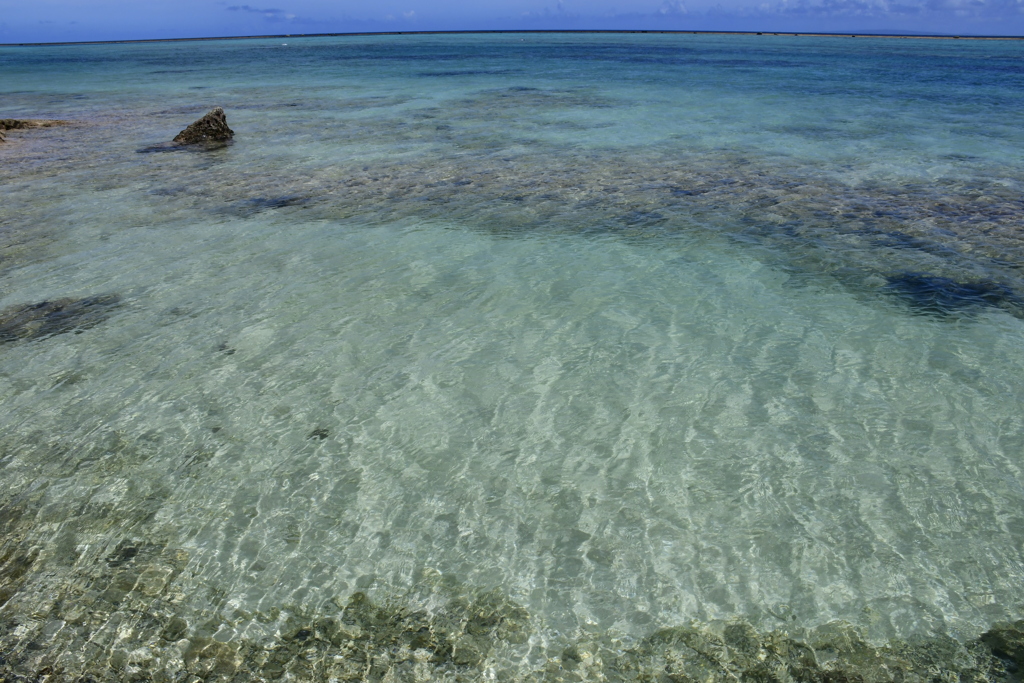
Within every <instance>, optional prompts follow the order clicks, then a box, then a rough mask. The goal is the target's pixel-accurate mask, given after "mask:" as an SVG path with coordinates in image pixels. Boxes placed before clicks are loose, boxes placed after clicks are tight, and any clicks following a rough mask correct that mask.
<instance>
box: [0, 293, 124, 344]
mask: <svg viewBox="0 0 1024 683" xmlns="http://www.w3.org/2000/svg"><path fill="white" fill-rule="evenodd" d="M120 303H121V297H119V296H118V295H116V294H103V295H100V296H90V297H85V298H82V299H70V298H67V299H54V300H53V301H42V302H40V303H37V304H25V305H21V306H12V307H11V308H8V309H5V310H3V311H0V344H2V343H4V342H12V341H17V340H19V339H40V338H42V337H49V336H52V335H55V334H61V333H63V332H72V331H80V330H86V329H89V328H90V327H95V326H96V325H98V324H99V323H101V322H103V321H104V320H106V319H107V317H108V316H109V315H110V313H111V311H112V309H114V308H115V307H116V306H118V305H120Z"/></svg>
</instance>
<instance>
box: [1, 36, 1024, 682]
mask: <svg viewBox="0 0 1024 683" xmlns="http://www.w3.org/2000/svg"><path fill="white" fill-rule="evenodd" d="M281 42H282V41H227V42H223V43H176V44H167V45H163V44H155V45H154V44H143V45H127V46H75V47H59V48H31V49H11V48H5V49H3V50H2V51H0V62H2V63H3V67H4V74H5V76H4V84H3V86H2V87H3V90H4V92H3V99H2V102H3V106H4V110H3V112H0V113H2V115H3V116H10V117H24V118H62V119H70V120H72V121H74V122H75V123H74V124H73V125H71V126H68V127H61V128H49V129H42V130H36V131H29V132H11V133H9V138H8V139H9V142H8V143H7V144H5V145H4V146H3V147H2V148H0V155H2V156H3V158H4V163H3V165H2V167H0V177H2V181H0V182H2V183H3V186H4V188H3V189H4V195H3V196H4V200H3V202H2V203H0V225H2V226H3V227H2V228H0V230H2V231H0V238H2V240H3V241H2V245H0V246H2V252H0V255H2V260H0V269H2V275H0V307H17V306H19V305H24V304H32V303H37V302H42V301H46V300H56V299H61V298H72V299H74V298H80V297H90V296H100V295H116V296H117V297H118V299H117V301H118V304H117V305H113V306H109V309H103V312H102V314H101V315H99V317H98V318H92V319H89V321H88V324H87V325H84V326H83V328H82V329H78V330H77V331H78V332H80V334H71V333H63V334H54V335H52V336H45V337H44V338H37V339H30V338H27V337H26V336H24V335H23V338H19V339H14V340H12V341H9V342H7V343H4V344H3V345H2V346H0V397H2V399H0V400H2V402H3V407H4V411H3V413H4V414H3V418H2V419H3V422H2V424H3V428H2V431H0V449H2V451H0V458H2V459H0V467H2V472H3V475H2V476H3V481H4V484H5V486H4V491H3V494H2V499H0V500H2V503H3V508H2V510H3V518H2V524H3V526H2V527H0V528H2V529H3V533H4V536H3V537H2V539H0V541H2V543H3V544H4V545H3V548H4V551H3V552H4V555H3V557H2V558H0V559H2V561H3V563H4V564H3V567H2V568H0V578H2V581H3V591H4V592H3V593H2V594H0V597H2V598H3V599H4V600H6V604H5V605H4V606H3V607H2V608H0V618H2V619H3V620H4V622H3V634H2V636H0V637H2V638H3V641H2V642H3V648H4V650H5V651H6V652H10V653H12V654H11V655H6V656H5V657H6V659H5V661H6V662H8V664H9V665H10V666H13V667H21V668H20V669H17V668H16V669H15V670H18V671H23V672H27V671H33V672H38V671H41V670H42V669H43V668H45V666H51V667H57V668H58V670H59V671H67V672H70V674H75V675H77V673H80V672H91V673H92V674H93V675H101V676H111V677H115V678H116V677H119V676H120V677H130V676H132V675H135V674H136V673H138V672H139V671H149V672H151V673H152V672H156V673H152V675H154V676H156V677H157V678H160V677H161V676H163V677H165V678H167V679H168V680H171V679H173V678H174V677H175V676H180V675H184V674H182V673H181V672H183V671H191V672H192V673H195V671H193V669H190V667H193V668H194V667H196V666H199V664H197V662H199V663H202V662H203V661H205V660H204V659H203V656H206V655H203V656H200V654H197V652H199V653H202V652H206V653H207V654H209V652H213V651H214V650H216V652H215V653H214V654H216V656H217V657H219V658H220V659H219V660H217V661H228V660H230V661H231V662H232V664H231V665H230V666H228V665H225V664H223V663H222V664H221V666H222V667H224V666H227V667H228V669H230V670H227V669H224V670H220V669H216V666H214V665H210V666H214V670H213V673H212V674H211V675H222V676H229V675H233V674H234V672H235V671H236V669H237V670H241V669H244V668H245V666H248V664H246V665H243V664H240V662H243V661H244V662H249V663H251V662H257V664H252V666H258V667H263V668H261V669H259V670H260V671H261V672H263V673H261V675H264V674H265V673H266V671H271V669H267V667H269V666H270V665H269V664H267V659H266V658H267V657H269V655H266V656H264V655H260V654H258V653H257V654H252V653H253V652H255V651H256V650H253V648H256V649H258V648H264V650H265V651H267V652H269V651H271V650H273V648H274V647H277V646H276V645H275V643H278V642H287V641H288V640H289V638H291V640H292V641H295V640H296V639H297V641H299V642H301V643H305V642H306V641H307V640H308V639H309V638H310V637H312V636H297V635H296V634H297V633H299V634H301V633H302V629H303V628H305V626H303V624H306V623H307V622H308V623H313V622H314V621H315V620H317V619H325V618H335V619H342V620H344V618H345V617H344V616H343V615H344V614H346V613H348V612H351V611H352V610H351V609H350V610H349V611H348V612H346V610H345V609H344V606H345V605H346V604H349V600H350V598H351V596H352V595H354V594H356V593H357V592H359V591H366V592H367V593H368V594H369V595H370V596H371V598H372V599H373V600H374V601H376V602H377V603H378V604H389V605H405V607H401V608H399V607H395V608H394V609H398V610H401V609H423V610H425V612H426V614H429V615H431V617H430V618H432V619H440V618H441V617H444V618H445V619H448V620H449V621H451V622H453V623H455V624H456V625H455V626H451V627H450V628H449V631H450V634H449V635H451V634H452V633H454V634H456V635H451V637H452V638H453V639H454V641H453V642H456V644H455V646H454V652H455V653H456V654H455V655H454V659H451V658H449V660H450V661H449V660H444V661H443V662H441V663H440V664H439V663H437V662H433V664H431V662H432V661H433V660H429V658H427V659H424V657H419V659H417V658H416V657H417V656H418V655H415V653H416V652H425V651H426V650H424V649H423V648H422V647H419V648H418V647H417V646H416V645H415V643H413V644H412V645H410V644H409V643H408V642H405V643H404V645H403V647H405V648H406V650H405V651H407V652H412V653H414V654H410V655H409V658H410V659H409V662H412V661H415V662H416V665H415V666H418V667H419V669H415V671H413V668H415V667H413V664H409V667H412V668H409V667H407V668H409V670H408V671H405V670H404V669H402V668H401V667H400V666H398V665H397V664H395V662H394V661H391V663H390V664H389V665H388V666H390V667H391V668H387V667H385V668H384V669H381V670H380V671H377V670H374V672H373V674H372V675H371V674H369V673H365V672H364V676H363V677H368V678H374V677H377V678H381V677H385V675H391V676H392V677H393V678H394V677H399V678H400V677H401V676H400V674H401V675H404V676H407V677H408V676H412V677H418V678H432V677H433V678H437V677H441V678H443V677H451V676H456V677H464V678H466V677H468V678H472V677H474V676H483V677H488V676H499V677H500V676H505V677H519V678H522V677H527V678H529V677H537V676H539V675H540V673H539V672H546V673H545V675H555V674H553V673H552V668H551V667H552V664H551V663H550V661H549V660H551V661H556V662H557V666H556V667H555V668H556V669H557V670H558V671H562V670H563V669H564V670H565V671H568V672H570V673H571V672H572V671H576V672H577V674H578V675H583V674H579V673H578V672H579V671H581V670H582V671H584V672H590V673H587V674H586V675H587V676H592V677H595V678H600V677H601V676H605V677H608V678H614V676H612V674H611V673H610V671H611V670H606V671H604V672H603V673H600V674H599V673H596V669H595V670H591V669H588V668H587V666H586V664H587V662H592V661H596V660H597V659H600V656H598V655H596V654H595V655H594V656H593V657H591V656H590V655H587V656H584V655H580V654H578V653H577V655H574V656H573V657H568V658H567V657H566V656H565V652H567V651H569V650H567V649H566V648H567V647H568V648H570V649H571V648H577V649H578V650H579V651H580V652H584V651H587V652H589V650H587V648H591V649H594V648H597V649H595V650H594V652H597V651H598V650H600V649H601V648H604V650H602V651H603V652H605V653H606V655H605V656H604V657H605V659H604V661H608V658H609V655H607V653H608V652H612V653H615V652H620V653H621V652H623V651H627V650H629V648H631V647H635V646H636V644H637V643H646V642H649V641H647V640H645V638H648V637H649V636H650V634H652V633H655V632H656V631H657V630H658V629H661V628H665V627H673V626H679V625H687V624H691V623H694V624H696V626H695V627H694V628H697V629H698V630H699V631H700V632H702V633H704V632H707V633H710V632H714V629H715V628H719V627H716V626H715V624H734V623H738V621H737V620H739V621H742V623H745V624H750V625H752V626H753V628H755V629H756V630H757V631H758V632H760V633H768V632H771V631H773V630H777V631H779V632H780V633H782V632H784V633H787V634H790V635H791V636H793V637H794V638H805V639H808V640H807V642H812V641H813V640H814V638H819V640H820V638H821V637H822V636H820V635H813V634H820V633H821V632H822V631H821V629H823V628H825V629H828V628H838V627H836V626H835V623H836V622H840V623H843V624H847V625H850V627H853V628H855V629H857V630H858V632H859V633H860V634H861V635H862V636H863V637H864V638H865V639H866V640H867V642H870V643H872V644H874V645H884V644H886V643H891V642H895V641H896V640H906V639H913V638H922V637H940V636H951V637H952V638H954V639H956V640H960V641H963V642H972V641H973V639H976V638H977V637H978V635H979V634H981V633H982V632H984V631H986V630H987V629H989V628H990V627H991V626H992V625H993V624H994V623H996V622H999V621H1003V620H1013V619H1018V618H1020V617H1022V616H1024V614H1022V612H1024V590H1022V588H1021V586H1022V585H1024V583H1022V581H1021V579H1022V571H1024V565H1022V563H1021V559H1022V547H1021V544H1022V541H1024V515H1022V510H1024V507H1022V502H1024V489H1022V477H1024V474H1022V472H1021V469H1020V458H1021V453H1022V447H1024V431H1022V428H1024V424H1022V421H1024V420H1022V417H1021V413H1020V399H1021V392H1022V387H1024V384H1022V380H1024V354H1022V353H1021V351H1022V347H1024V340H1022V336H1021V331H1022V318H1024V305H1022V303H1021V300H1022V297H1024V282H1022V278H1021V270H1020V264H1021V254H1022V245H1021V242H1020V228H1021V217H1022V215H1024V213H1022V200H1021V194H1020V189H1021V182H1022V179H1024V176H1022V173H1021V171H1020V154H1021V150H1022V131H1024V125H1022V124H1024V121H1022V120H1021V119H1022V114H1021V112H1022V111H1024V108H1022V107H1021V104H1022V102H1021V100H1022V99H1024V76H1022V72H1021V70H1020V67H1019V60H1020V56H1021V54H1020V51H1021V49H1022V48H1021V47H1020V46H1019V45H1018V43H1016V42H1009V43H989V42H978V43H974V42H952V41H950V42H944V41H886V40H864V41H861V40H859V39H858V40H856V41H848V40H839V39H823V40H814V39H807V38H800V39H795V38H781V37H778V38H776V37H772V38H771V39H770V40H766V39H764V37H762V38H756V37H753V36H749V37H729V38H720V37H705V36H522V37H521V36H493V35H488V36H434V37H412V36H404V37H382V38H345V39H308V40H301V41H298V42H292V41H289V44H288V45H287V46H284V45H281ZM213 105H222V106H224V107H225V109H226V111H227V115H228V121H229V124H230V125H231V126H232V127H233V128H234V130H235V131H236V134H237V139H236V141H235V142H234V143H233V144H232V145H230V146H229V147H226V148H223V149H218V150H210V151H180V152H173V153H139V150H145V149H146V148H147V147H148V146H150V145H153V144H156V143H159V142H162V141H165V140H168V139H170V138H171V137H173V136H174V134H175V133H177V132H178V130H180V129H181V128H182V127H184V125H186V124H187V123H189V122H190V121H191V120H193V119H194V118H196V117H197V116H198V115H200V114H202V113H203V112H204V111H205V110H206V109H208V108H209V107H211V106H213ZM922 283H924V284H925V285H928V286H929V287H930V288H931V289H928V287H924V288H923V289H924V290H927V291H923V292H922V286H921V285H922ZM965 288H966V289H965ZM972 288H973V289H972ZM936 292H937V293H936ZM972 297H973V299H972ZM971 300H973V301H975V303H976V304H977V305H963V304H965V303H968V304H969V303H970V301H971ZM91 310H97V309H91ZM22 332H24V330H22ZM26 334H27V333H26ZM488 591H494V592H493V593H489V592H488ZM482 595H490V596H492V598H487V599H484V598H483V597H481V596H482ZM493 596H500V597H499V598H494V597H493ZM488 600H497V601H498V604H500V605H504V607H501V609H500V610H499V609H498V608H496V607H495V608H493V609H492V608H491V607H488V608H487V610H491V611H492V612H493V611H494V610H497V611H498V612H501V610H505V611H504V612H501V614H503V615H504V616H501V617H495V618H494V619H496V621H494V623H499V622H500V623H502V624H505V626H501V627H500V628H499V627H496V626H494V624H493V623H492V624H491V626H489V627H488V628H489V629H490V630H488V629H487V628H483V627H481V628H478V629H477V631H476V632H473V628H471V625H472V624H473V623H475V622H473V617H472V616H466V614H465V613H463V612H460V611H459V609H462V608H458V607H453V606H452V605H459V604H463V603H469V604H471V605H479V604H484V603H486V604H488V605H491V602H487V601H488ZM460 601H461V602H460ZM408 605H412V607H408ZM508 605H515V607H514V608H513V607H508ZM492 607H493V606H492ZM353 609H354V608H353ZM468 609H469V611H470V612H472V611H473V609H478V608H477V607H472V608H468ZM479 609H484V608H479ZM487 610H484V611H487ZM508 610H513V612H514V614H512V613H509V612H508ZM515 610H522V614H526V615H528V619H527V618H526V617H523V618H520V617H521V615H520V613H519V612H518V611H515ZM403 613H404V612H403ZM488 614H491V612H488ZM339 615H341V616H339ZM438 615H440V616H438ZM445 615H447V616H445ZM452 615H455V616H452ZM459 615H461V616H459ZM517 615H518V616H517ZM491 616H493V615H491ZM489 618H490V617H489ZM460 619H461V621H460ZM523 619H526V621H528V626H524V627H522V629H519V626H517V627H516V629H519V630H515V629H513V630H515V634H516V635H515V636H514V637H513V636H511V635H509V633H506V632H504V631H501V628H506V629H507V628H511V627H509V626H508V624H520V622H521V621H523ZM175 620H179V621H180V623H179V621H175ZM382 621H386V619H383V618H382ZM492 621H493V620H492ZM316 623H319V622H316ZM181 624H184V625H181ZM460 624H461V625H460ZM317 628H320V627H319V626H318V627H317ZM430 628H431V629H434V630H438V629H440V630H443V629H441V627H439V626H438V625H437V622H431V626H430ZM446 628H447V627H446ZM494 628H498V631H494ZM843 628H846V627H845V626H844V627H843ZM296 629H299V630H296ZM310 629H311V630H310V633H312V632H313V631H315V629H313V627H312V626H310ZM316 633H317V634H319V633H320V631H316ZM460 634H461V635H460ZM467 634H468V635H467ZM807 634H812V635H807ZM726 635H728V634H726ZM456 636H458V637H456ZM471 636H472V637H479V638H483V639H484V640H486V641H487V642H488V643H489V644H488V645H487V646H486V647H484V646H483V645H481V644H480V642H476V641H474V643H475V644H470V645H465V644H464V643H463V641H462V640H458V638H464V637H471ZM317 637H318V638H319V637H320V636H319V635H317ZM722 637H726V636H722ZM479 638H478V639H479ZM343 640H344V639H343ZM726 641H728V642H729V643H730V645H729V647H732V645H731V642H732V641H729V640H728V638H726ZM346 642H347V641H346ZM481 642H482V641H481ZM460 643H463V644H460ZM592 643H601V645H600V647H598V646H597V645H594V646H593V647H591V644H592ZM691 645H692V644H691ZM204 648H205V649H204ZM210 648H213V649H212V650H211V649H210ZM217 648H220V649H217ZM245 648H249V650H246V649H245ZM467 648H468V649H469V650H472V649H473V648H476V649H477V650H480V651H481V652H482V654H480V656H479V657H477V658H475V659H474V658H473V657H470V658H469V660H466V661H462V660H460V657H463V658H464V656H463V655H460V654H459V653H464V652H466V651H467ZM487 648H493V649H487ZM384 649H386V648H384ZM697 649H698V650H699V648H697ZM727 649H728V648H727ZM733 649H735V648H733ZM264 650H260V652H263V651H264ZM275 651H276V650H275ZM433 651H434V650H431V652H433ZM730 651H731V650H730ZM246 653H249V654H246ZM210 656H211V657H212V656H213V655H210ZM290 656H291V657H292V658H293V659H294V658H299V659H301V657H299V655H298V654H296V653H295V652H291V655H290ZM332 656H341V655H332ZM389 656H392V657H393V659H394V656H393V655H389ZM260 657H263V659H262V660H261V659H260ZM574 657H575V659H574ZM271 659H272V658H271ZM398 659H400V658H398ZM441 659H444V658H443V657H442V658H441ZM734 659H735V658H734ZM428 660H429V661H428ZM584 660H585V661H584ZM389 661H390V660H389ZM574 661H575V662H583V663H581V664H579V666H577V665H575V664H572V665H571V663H572V662H574ZM282 666H283V665H282ZM289 666H290V665H289ZM339 666H340V665H339ZM381 666H383V665H381ZM659 666H660V665H659ZM61 667H63V668H61ZM232 667H234V668H232ZM238 667H241V669H239V668H238ZM460 667H462V668H460ZM250 668H251V667H250ZM285 668H287V667H285ZM371 668H372V667H371ZM296 671H297V670H293V669H287V671H286V673H285V675H287V676H298V677H299V678H301V675H300V673H296ZM385 671H390V673H389V674H385V673H384V672H385ZM403 671H404V673H403ZM321 673H322V672H321ZM378 673H379V674H380V675H379V676H378ZM556 673H557V672H556ZM253 675H255V674H253ZM267 675H268V676H269V677H271V678H273V677H274V676H273V675H270V674H267ZM322 675H323V676H324V677H326V678H330V677H331V676H330V675H328V674H326V673H322ZM558 675H562V674H561V673H558ZM566 675H569V674H566ZM339 676H340V674H338V675H335V676H334V677H335V678H338V677H339ZM341 677H342V678H343V676H341ZM584 677H586V676H584ZM403 680H404V679H403ZM782 680H785V679H782ZM801 680H802V679H801Z"/></svg>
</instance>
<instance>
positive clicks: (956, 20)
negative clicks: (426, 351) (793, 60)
mask: <svg viewBox="0 0 1024 683" xmlns="http://www.w3.org/2000/svg"><path fill="white" fill-rule="evenodd" d="M246 2H248V3H250V4H245V3H246ZM531 28H532V29H588V28H593V29H683V30H686V29H695V30H735V31H746V30H754V31H831V32H866V31H901V32H921V33H949V34H979V35H1022V34H1024V0H494V1H491V2H479V0H374V1H373V2H365V1H357V0H174V1H173V2H172V1H170V0H150V1H148V2H146V1H144V0H33V1H32V2H24V0H0V42H3V43H12V42H48V41H65V40H127V39H143V38H179V37H203V36H237V35H253V34H287V33H292V34H294V33H334V32H347V31H425V30H467V29H531Z"/></svg>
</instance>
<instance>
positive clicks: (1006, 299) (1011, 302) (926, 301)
mask: <svg viewBox="0 0 1024 683" xmlns="http://www.w3.org/2000/svg"><path fill="white" fill-rule="evenodd" d="M887 279H888V284H886V285H885V287H883V291H885V292H886V293H888V294H892V295H895V296H897V297H899V298H900V299H901V300H903V301H904V302H905V303H906V304H907V305H909V306H910V307H911V308H913V309H914V310H916V311H920V312H922V313H931V314H937V315H950V314H952V313H956V312H957V311H964V310H970V309H973V308H979V307H982V306H995V307H1000V308H1010V309H1019V307H1020V306H1021V303H1022V302H1021V299H1020V298H1019V297H1018V296H1017V295H1016V294H1014V292H1013V290H1011V289H1010V288H1009V287H1006V286H1005V285H1001V284H999V283H998V282H988V281H984V280H982V281H977V282H958V281H956V280H952V279H950V278H946V277H939V276H936V275H926V274H923V273H904V274H902V275H894V276H891V277H889V278H887Z"/></svg>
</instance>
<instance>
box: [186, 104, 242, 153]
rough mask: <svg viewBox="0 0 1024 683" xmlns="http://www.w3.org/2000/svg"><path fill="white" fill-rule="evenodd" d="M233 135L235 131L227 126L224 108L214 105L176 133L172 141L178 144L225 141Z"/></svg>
mask: <svg viewBox="0 0 1024 683" xmlns="http://www.w3.org/2000/svg"><path fill="white" fill-rule="evenodd" d="M234 136H235V131H233V130H231V129H230V128H228V121H227V117H225V116H224V110H223V109H221V108H220V107H214V108H213V109H211V110H210V111H209V113H207V114H206V115H205V116H203V117H202V118H201V119H199V120H197V121H195V122H194V123H192V124H191V125H190V126H189V127H188V128H186V129H185V130H183V131H181V132H180V133H178V134H177V135H176V136H175V138H174V142H175V143H177V144H179V145H194V144H196V143H200V142H227V141H228V140H230V139H231V138H233V137H234Z"/></svg>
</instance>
